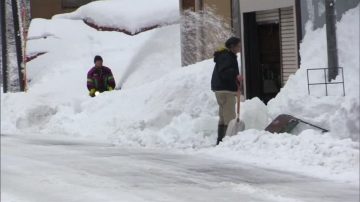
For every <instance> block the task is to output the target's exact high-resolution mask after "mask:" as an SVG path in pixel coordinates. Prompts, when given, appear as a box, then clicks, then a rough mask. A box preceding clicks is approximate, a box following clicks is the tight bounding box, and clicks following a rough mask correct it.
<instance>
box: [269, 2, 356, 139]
mask: <svg viewBox="0 0 360 202" xmlns="http://www.w3.org/2000/svg"><path fill="white" fill-rule="evenodd" d="M358 24H359V6H358V7H357V8H354V9H351V10H349V11H348V12H347V13H345V14H344V15H343V17H342V20H341V21H340V22H338V23H337V39H338V51H339V63H340V66H341V67H343V68H344V77H345V91H346V96H345V97H343V96H341V95H342V94H343V91H342V86H341V85H329V93H330V95H331V96H327V97H326V96H324V95H325V87H324V86H321V87H315V88H311V94H312V96H309V95H308V89H307V77H306V70H307V69H309V68H326V67H327V52H326V33H325V31H326V28H325V27H324V28H321V29H318V30H315V31H312V30H311V29H310V27H311V26H307V30H306V35H305V37H304V39H303V42H302V44H301V46H300V53H301V68H300V69H299V70H298V71H297V72H296V74H295V75H293V76H291V77H290V79H289V80H288V82H287V84H286V85H285V87H284V88H282V89H281V92H280V93H279V94H278V95H277V97H276V98H275V99H273V100H271V101H270V102H269V103H268V109H269V112H270V114H271V116H272V117H275V116H276V115H278V114H281V113H288V114H292V115H294V116H297V117H300V118H303V119H305V120H311V121H312V122H313V123H315V124H318V125H321V126H323V127H325V128H327V129H329V130H330V131H331V135H332V136H334V137H340V138H351V139H353V140H355V141H357V140H359V134H360V123H359V120H360V114H359V111H360V105H359V93H360V89H359V87H360V85H359V81H360V78H359V77H360V72H359V44H360V43H359V26H357V25H358ZM320 72H321V71H320ZM339 77H341V75H339ZM339 79H340V80H341V78H337V80H339ZM323 80H324V75H323V74H320V73H319V72H317V73H313V74H312V75H311V77H310V82H319V81H322V82H323Z"/></svg>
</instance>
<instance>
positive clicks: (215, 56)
mask: <svg viewBox="0 0 360 202" xmlns="http://www.w3.org/2000/svg"><path fill="white" fill-rule="evenodd" d="M223 53H231V54H233V55H235V54H234V53H232V52H231V51H230V50H229V49H228V48H226V47H224V46H223V47H220V48H218V49H217V50H216V51H215V52H214V62H215V63H216V62H217V60H218V58H219V56H220V55H222V54H223ZM235 57H236V55H235Z"/></svg>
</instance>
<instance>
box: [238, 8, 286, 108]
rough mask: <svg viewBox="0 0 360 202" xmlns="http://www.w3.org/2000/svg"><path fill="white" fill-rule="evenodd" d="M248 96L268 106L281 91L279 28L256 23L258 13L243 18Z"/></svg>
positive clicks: (267, 23) (276, 24)
mask: <svg viewBox="0 0 360 202" xmlns="http://www.w3.org/2000/svg"><path fill="white" fill-rule="evenodd" d="M244 39H245V40H244V47H245V68H246V96H247V98H249V99H251V98H253V97H258V98H259V99H261V100H262V101H263V102H264V103H265V104H267V102H268V101H269V100H270V99H272V98H274V97H275V96H276V95H277V94H278V93H279V92H280V88H281V55H280V54H281V51H280V47H281V46H280V26H279V23H278V22H276V21H268V22H261V23H260V22H257V21H256V13H255V12H251V13H245V14H244Z"/></svg>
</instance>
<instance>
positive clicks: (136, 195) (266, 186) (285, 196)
mask: <svg viewBox="0 0 360 202" xmlns="http://www.w3.org/2000/svg"><path fill="white" fill-rule="evenodd" d="M1 138H2V139H1V140H2V141H1V149H2V152H3V153H4V151H5V153H6V155H3V156H2V158H1V162H2V167H1V201H3V202H49V201H55V202H58V201H60V202H63V201H66V202H84V201H86V202H99V201H106V202H119V201H122V202H188V201H192V202H204V201H206V202H215V201H216V202H235V201H247V202H314V201H326V202H339V201H346V202H357V201H358V196H359V194H358V188H357V187H356V186H353V185H347V184H342V183H334V182H332V181H326V180H321V179H314V178H309V177H306V176H301V175H297V174H294V173H288V172H282V171H277V170H271V169H267V168H259V167H256V166H251V165H246V164H245V165H244V164H242V163H240V162H235V161H229V160H224V159H222V158H213V157H212V156H208V155H203V154H191V155H187V154H182V153H179V152H176V151H174V150H166V149H147V148H126V147H123V146H119V147H117V146H114V145H110V144H108V143H106V142H100V141H96V142H94V141H89V140H73V139H70V138H68V137H56V138H55V137H51V136H42V137H40V136H36V135H34V134H26V135H22V136H17V135H8V136H2V137H1Z"/></svg>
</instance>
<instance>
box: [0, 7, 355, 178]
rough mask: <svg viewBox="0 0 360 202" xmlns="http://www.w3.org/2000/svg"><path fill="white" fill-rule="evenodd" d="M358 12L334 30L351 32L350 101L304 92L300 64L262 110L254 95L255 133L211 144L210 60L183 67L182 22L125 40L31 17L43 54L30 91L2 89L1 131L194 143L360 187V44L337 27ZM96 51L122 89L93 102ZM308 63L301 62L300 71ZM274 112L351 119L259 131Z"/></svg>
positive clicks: (250, 118)
mask: <svg viewBox="0 0 360 202" xmlns="http://www.w3.org/2000/svg"><path fill="white" fill-rule="evenodd" d="M356 16H358V9H357V10H356V9H354V10H352V11H349V12H348V13H347V14H346V15H345V16H344V17H343V20H342V22H341V23H339V31H340V32H341V33H342V32H347V33H346V35H339V49H340V61H341V64H342V65H343V66H344V68H345V67H347V68H348V71H346V72H348V73H346V74H347V75H346V77H347V78H349V76H350V78H351V79H348V80H349V84H348V83H347V85H346V87H347V96H346V97H342V96H332V97H320V98H318V97H316V96H308V95H307V91H306V88H307V85H306V77H305V76H306V75H305V74H304V71H305V70H304V69H300V70H299V71H298V72H297V73H296V75H294V76H293V77H291V78H290V80H289V81H288V83H287V85H286V86H285V87H284V88H283V89H282V91H281V93H280V94H279V95H278V96H277V97H276V98H275V99H274V100H272V101H271V102H270V103H269V106H268V107H267V106H265V105H264V104H263V103H262V102H261V101H260V100H259V99H256V98H255V99H252V100H247V101H245V102H244V103H243V104H242V110H241V118H242V119H243V120H244V121H245V123H246V126H247V129H251V130H246V131H244V132H242V133H240V134H239V135H237V136H234V137H231V138H226V139H225V141H224V143H223V144H221V145H220V146H219V147H216V148H213V145H214V143H215V140H216V127H217V104H216V100H215V97H214V95H213V93H212V92H211V90H210V78H211V73H212V69H213V66H214V64H213V61H212V60H207V61H203V62H200V63H198V64H195V65H191V66H188V67H185V68H180V36H179V32H180V28H179V26H178V25H172V26H168V27H163V28H160V29H156V30H152V31H149V32H145V33H142V34H139V35H136V36H133V37H131V36H127V35H125V34H122V33H117V32H98V31H96V30H94V29H92V28H89V27H87V26H86V25H85V24H84V23H83V22H82V20H71V19H52V20H40V19H38V20H34V21H33V22H32V24H31V28H30V37H32V38H33V40H31V41H29V45H28V48H29V50H28V52H30V53H34V52H42V51H44V52H48V53H47V54H45V55H43V56H40V57H39V58H37V59H35V60H34V61H32V62H30V63H29V64H28V72H29V78H30V79H31V82H30V91H29V92H28V93H26V94H24V93H19V94H2V95H1V105H2V112H1V118H2V122H1V129H2V132H3V133H7V134H14V133H23V134H24V133H25V134H31V133H36V134H46V135H57V134H59V135H68V136H73V137H81V138H94V139H105V140H109V141H111V142H112V143H114V144H119V145H132V146H145V147H167V148H177V149H189V150H187V151H189V152H191V153H192V152H194V150H193V149H192V148H196V150H197V151H199V152H204V153H207V154H212V155H219V156H221V157H229V158H233V159H236V160H241V161H246V162H250V163H256V164H258V165H262V166H266V167H273V168H279V167H280V165H281V169H283V170H291V171H295V172H301V173H305V174H309V175H315V176H320V177H326V178H329V179H338V180H342V181H344V180H345V181H350V182H352V183H358V176H359V174H358V172H357V171H358V169H359V144H358V143H357V142H354V141H353V140H356V138H357V136H356V135H357V134H356V133H355V132H356V127H358V125H356V122H358V121H359V117H358V116H359V115H358V111H357V112H356V111H352V110H356V108H357V109H358V108H359V98H358V95H357V94H356V93H354V92H355V91H356V90H359V89H358V88H357V89H356V87H354V85H355V84H356V83H355V82H356V81H355V82H354V83H351V84H352V85H351V86H350V82H352V81H351V80H357V82H358V80H359V78H358V77H357V76H358V75H359V64H358V62H356V60H357V61H358V58H356V57H351V54H353V53H352V52H351V53H350V52H349V51H346V49H345V48H346V47H348V46H350V47H351V46H353V45H354V44H355V45H356V43H353V42H354V40H358V39H355V38H356V37H358V36H359V31H358V29H354V31H352V32H351V31H349V30H346V31H342V30H340V27H342V26H344V27H346V28H350V27H351V28H353V27H355V26H353V24H354V23H356V22H354V21H353V19H354V18H356ZM356 19H358V18H356ZM67 30H72V31H71V32H68V31H67ZM318 32H319V33H320V32H323V30H316V31H308V33H307V36H306V37H305V39H304V43H303V44H302V46H301V52H302V55H304V54H305V53H307V52H313V53H314V52H321V51H319V49H316V48H317V47H318V46H317V45H316V44H317V43H316V44H314V45H316V46H311V45H309V44H312V43H313V42H314V41H315V42H317V41H319V42H321V38H322V37H324V36H323V35H321V34H318V35H317V34H316V33H318ZM41 36H48V37H47V38H41ZM344 37H346V38H344ZM349 38H350V39H353V41H350V40H348V39H349ZM155 39H156V40H155ZM357 44H358V43H357ZM319 46H320V48H321V49H322V51H323V50H325V48H324V47H322V45H321V44H320V45H319ZM356 48H357V49H358V46H357V47H354V49H356ZM314 49H316V50H314ZM96 54H100V55H102V56H103V58H104V60H105V61H104V65H106V66H109V67H111V68H112V70H113V72H114V75H115V79H116V80H117V81H119V83H120V84H121V85H122V86H123V90H121V91H114V92H111V93H104V94H101V95H100V96H99V97H97V98H94V99H91V98H89V97H88V96H87V89H86V73H87V71H88V70H89V68H90V67H91V66H92V59H93V56H94V55H96ZM313 55H316V54H313ZM349 55H350V56H349ZM344 57H346V60H345V59H344ZM302 58H303V62H305V61H306V62H308V63H309V64H308V66H312V65H314V64H315V63H318V64H323V67H325V64H326V58H324V57H323V56H318V57H313V58H310V57H308V59H307V60H305V59H304V58H306V56H305V55H304V56H302ZM306 66H307V65H305V64H304V63H303V64H302V68H303V67H305V68H306ZM124 75H126V77H124ZM351 88H352V89H351ZM280 113H291V114H294V115H296V116H298V117H301V118H304V119H306V120H308V121H311V122H313V123H317V124H319V125H322V126H324V127H327V126H329V127H330V123H334V122H335V123H337V124H341V123H346V124H347V125H346V126H342V127H339V126H337V127H338V128H333V127H331V128H330V129H331V130H333V131H334V132H331V133H329V134H326V135H323V134H321V133H319V132H318V131H314V130H306V131H303V132H301V133H300V134H299V135H298V136H293V135H289V134H279V135H272V134H270V133H266V132H264V131H263V129H264V128H265V126H266V125H267V124H268V123H269V121H270V120H271V119H272V118H274V117H275V116H276V115H278V114H280ZM336 114H339V116H335V115H336ZM328 117H330V118H331V119H328ZM339 130H340V131H339ZM338 131H339V132H338ZM339 137H342V139H341V138H339ZM349 137H352V138H353V140H351V139H347V138H349ZM230 154H231V155H230Z"/></svg>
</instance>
